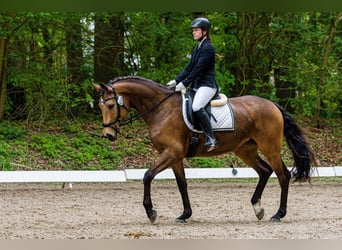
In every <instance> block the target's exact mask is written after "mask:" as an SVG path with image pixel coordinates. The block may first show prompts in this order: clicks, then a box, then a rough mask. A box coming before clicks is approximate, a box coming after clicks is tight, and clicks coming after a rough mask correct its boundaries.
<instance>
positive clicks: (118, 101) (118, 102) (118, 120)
mask: <svg viewBox="0 0 342 250" xmlns="http://www.w3.org/2000/svg"><path fill="white" fill-rule="evenodd" d="M106 86H108V87H109V88H111V89H112V92H113V96H112V97H109V98H106V99H103V98H102V96H103V95H104V90H102V92H101V94H100V101H99V103H100V104H105V103H106V102H107V101H109V100H115V104H116V108H117V116H116V118H115V120H113V121H111V122H107V123H102V125H103V127H104V128H108V127H111V128H112V129H114V130H115V131H116V132H117V133H119V130H118V128H117V127H116V126H113V125H117V124H118V125H119V126H120V127H121V126H124V125H127V124H132V123H133V122H134V121H136V120H138V119H140V118H141V117H143V116H145V115H146V114H148V113H150V112H152V111H153V110H154V109H156V108H157V107H158V106H159V105H160V104H162V103H163V102H164V101H165V100H166V99H168V98H169V97H170V96H172V95H174V94H175V93H177V92H172V93H170V94H168V95H167V96H165V97H164V98H163V99H162V100H160V101H159V102H157V103H156V104H154V105H153V106H152V107H150V108H149V109H147V110H146V111H144V112H143V113H140V114H135V115H133V116H131V117H129V118H127V119H125V120H122V118H121V107H122V108H124V109H125V110H126V111H127V113H128V112H129V109H128V108H127V107H126V106H125V104H124V102H123V98H122V96H119V95H118V94H117V92H116V90H115V88H114V86H113V84H112V82H109V83H108V84H107V85H106Z"/></svg>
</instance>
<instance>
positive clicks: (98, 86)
mask: <svg viewBox="0 0 342 250" xmlns="http://www.w3.org/2000/svg"><path fill="white" fill-rule="evenodd" d="M93 85H94V87H95V89H96V91H97V92H101V91H102V88H101V86H100V85H99V84H97V83H93Z"/></svg>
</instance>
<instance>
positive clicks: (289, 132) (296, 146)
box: [275, 103, 315, 181]
mask: <svg viewBox="0 0 342 250" xmlns="http://www.w3.org/2000/svg"><path fill="white" fill-rule="evenodd" d="M275 105H276V106H277V107H278V109H279V110H280V112H281V113H282V115H283V119H284V135H285V138H286V142H287V145H288V146H289V148H290V150H291V152H292V154H293V157H294V166H293V169H292V171H291V172H292V175H293V177H294V178H295V181H306V180H309V181H310V172H311V171H310V170H311V164H312V163H313V162H314V160H315V157H314V153H313V151H312V149H311V146H310V144H309V143H308V140H307V137H306V135H305V134H304V132H303V131H302V129H301V128H300V127H299V126H298V125H297V123H296V122H295V120H294V119H293V118H292V117H291V116H290V115H289V114H288V113H287V112H286V111H285V110H284V109H283V108H282V107H280V106H279V105H278V104H277V103H275Z"/></svg>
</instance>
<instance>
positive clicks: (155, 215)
mask: <svg viewBox="0 0 342 250" xmlns="http://www.w3.org/2000/svg"><path fill="white" fill-rule="evenodd" d="M148 218H149V219H150V222H151V224H154V223H155V222H156V220H157V211H156V210H152V212H151V214H150V216H149V217H148Z"/></svg>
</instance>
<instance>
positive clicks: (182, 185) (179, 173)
mask: <svg viewBox="0 0 342 250" xmlns="http://www.w3.org/2000/svg"><path fill="white" fill-rule="evenodd" d="M172 170H173V172H174V174H175V177H176V181H177V185H178V189H179V192H180V193H181V196H182V201H183V208H184V210H183V214H182V215H181V216H179V217H178V218H177V219H176V221H177V222H185V220H186V219H189V218H190V216H191V215H192V210H191V205H190V200H189V195H188V184H187V181H186V178H185V172H184V167H183V162H179V163H177V164H175V165H173V166H172Z"/></svg>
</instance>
